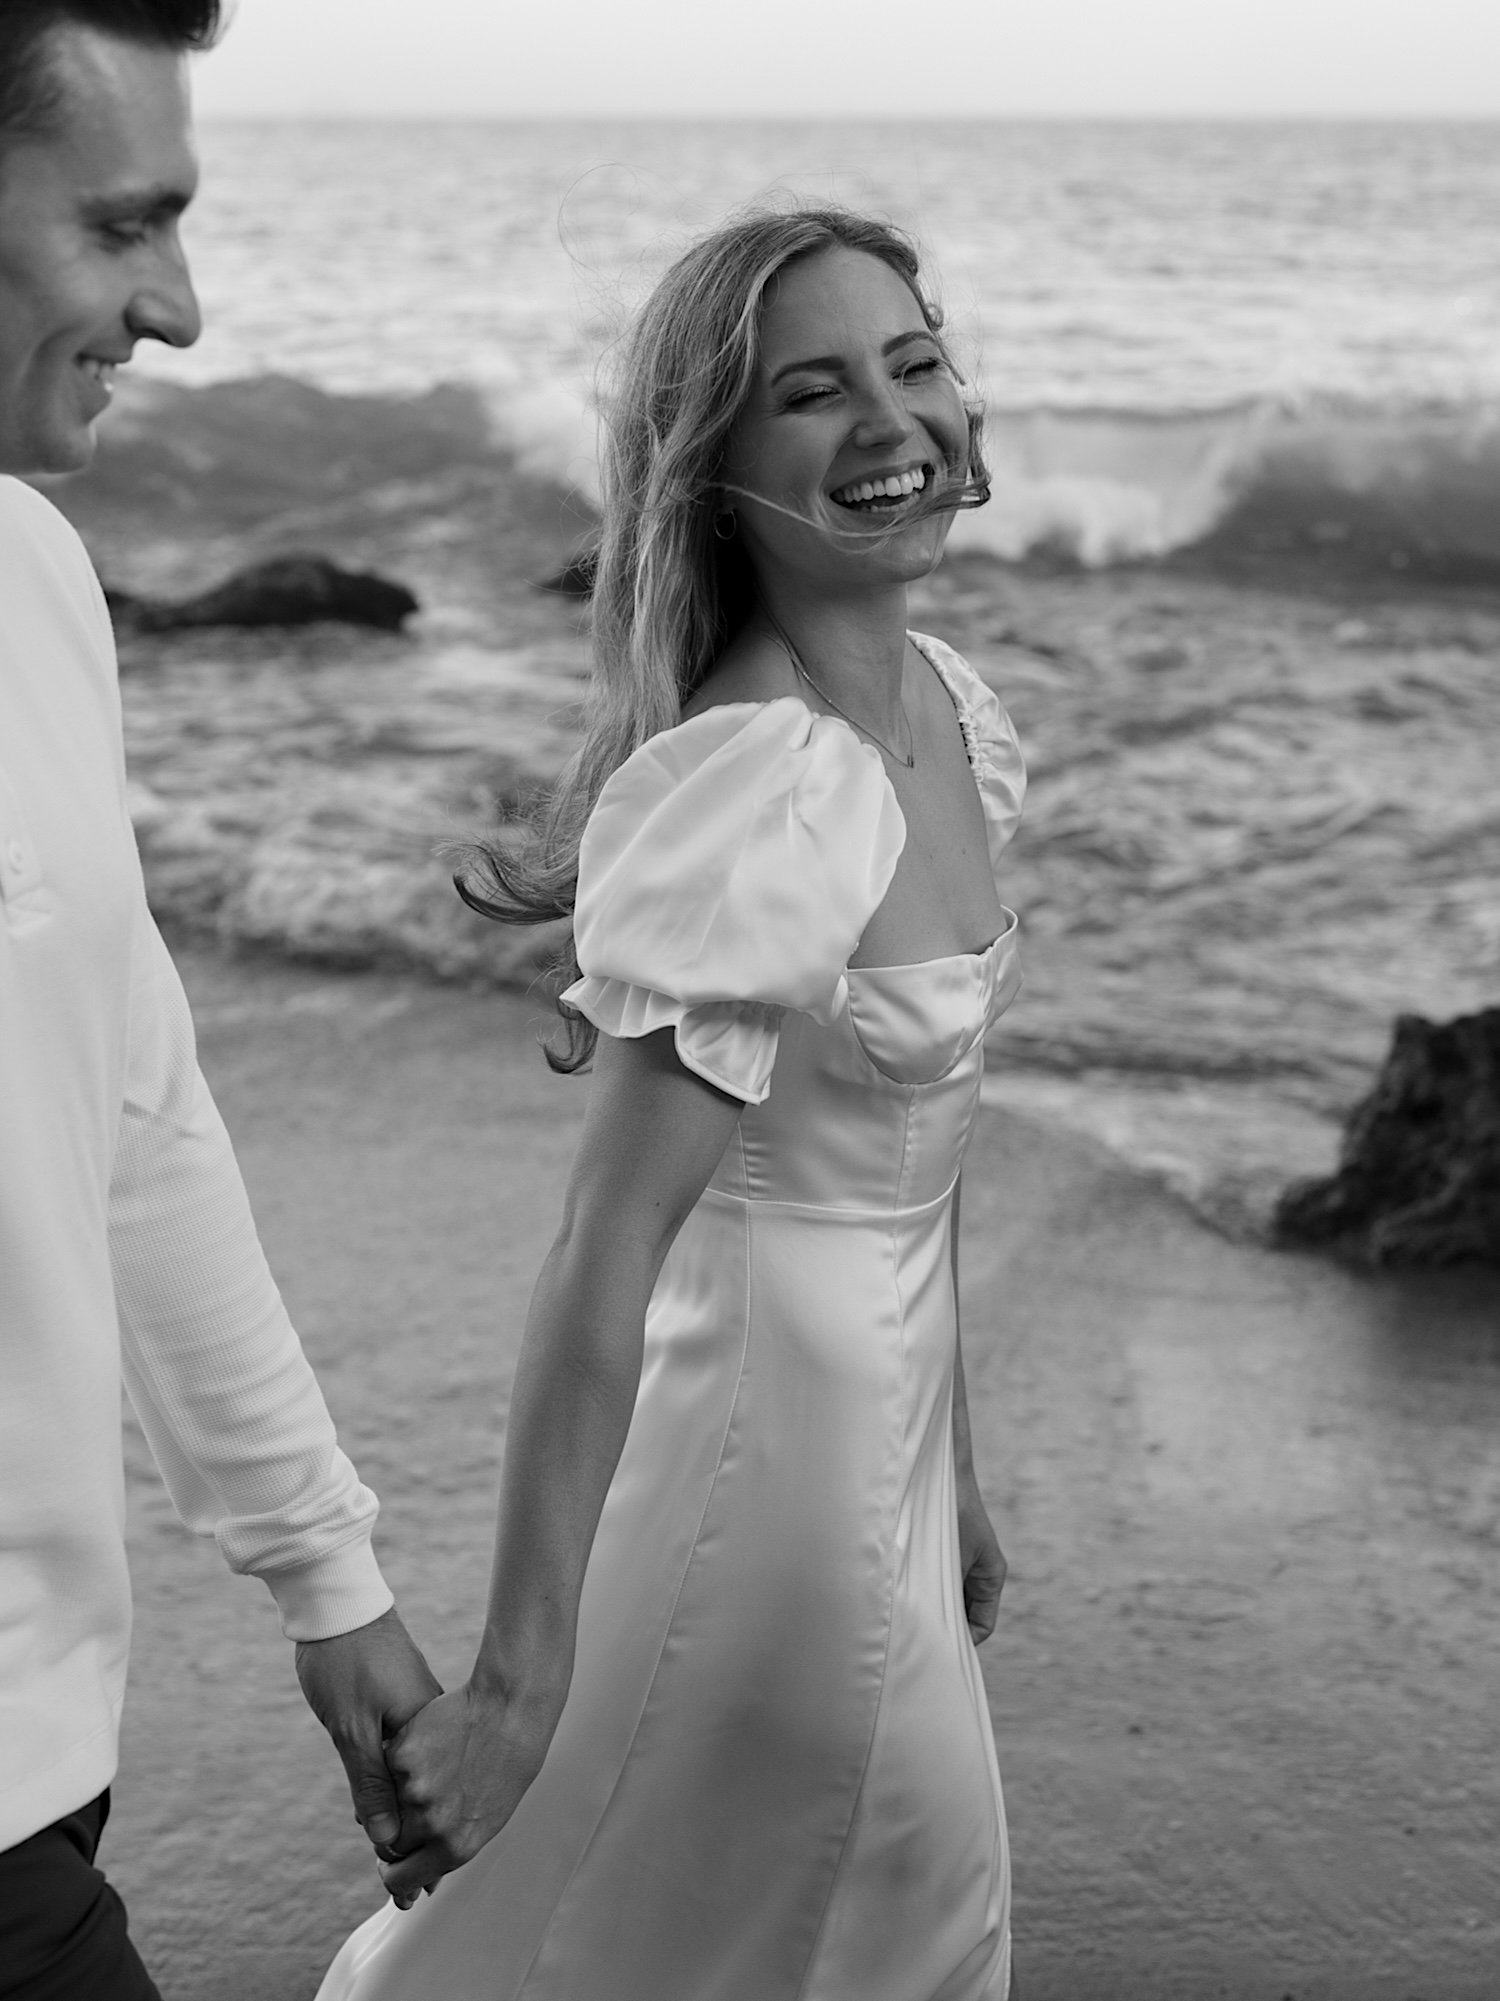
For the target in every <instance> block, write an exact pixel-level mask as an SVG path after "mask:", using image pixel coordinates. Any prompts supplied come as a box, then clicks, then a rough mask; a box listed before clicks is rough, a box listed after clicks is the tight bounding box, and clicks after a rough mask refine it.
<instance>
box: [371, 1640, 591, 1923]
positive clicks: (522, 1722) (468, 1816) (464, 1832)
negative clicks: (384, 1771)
mask: <svg viewBox="0 0 1500 2001" xmlns="http://www.w3.org/2000/svg"><path fill="white" fill-rule="evenodd" d="M555 1726H556V1715H555V1713H553V1712H551V1711H548V1712H546V1713H543V1714H536V1713H531V1714H528V1712H527V1706H526V1705H525V1704H524V1703H523V1702H522V1701H521V1700H520V1699H519V1698H518V1697H516V1696H515V1695H513V1694H507V1693H506V1692H505V1691H504V1690H493V1691H491V1690H483V1689H481V1688H480V1687H479V1686H478V1685H477V1683H476V1681H474V1680H472V1679H471V1680H469V1681H466V1682H465V1683H463V1685H462V1686H461V1687H459V1688H455V1689H453V1690H451V1691H450V1692H449V1693H448V1694H447V1695H441V1696H439V1697H438V1698H437V1699H436V1701H434V1702H432V1703H430V1704H429V1705H428V1706H427V1707H426V1708H425V1709H423V1710H422V1711H421V1712H420V1714H419V1715H417V1716H415V1717H413V1719H412V1720H411V1721H410V1722H409V1723H408V1724H407V1725H406V1727H405V1729H404V1730H402V1732H401V1734H400V1735H399V1736H398V1737H397V1738H396V1740H395V1742H394V1743H392V1744H389V1745H388V1746H387V1747H386V1760H387V1763H388V1764H389V1767H390V1770H391V1773H392V1775H393V1778H394V1780H395V1784H396V1787H397V1789H398V1791H399V1793H400V1798H401V1806H402V1818H401V1832H400V1835H399V1836H398V1837H397V1838H396V1839H395V1840H394V1841H392V1842H391V1844H390V1845H389V1846H388V1847H386V1848H383V1849H382V1850H381V1853H382V1856H383V1858H384V1860H383V1863H382V1867H381V1871H380V1873H381V1876H382V1878H383V1879H384V1882H385V1887H386V1889H387V1890H388V1891H389V1892H390V1894H391V1897H392V1898H393V1899H394V1901H395V1902H396V1903H397V1904H398V1905H399V1906H400V1907H401V1909H402V1910H409V1909H410V1907H411V1906H412V1904H414V1903H415V1902H416V1899H417V1895H418V1893H419V1892H420V1891H422V1890H430V1889H431V1888H432V1887H433V1886H434V1884H436V1883H437V1881H438V1879H439V1878H440V1877H441V1876H444V1875H446V1874H447V1872H448V1871H449V1870H450V1869H458V1868H461V1867H462V1866H463V1864H464V1863H465V1862H468V1861H471V1860H472V1859H473V1857H474V1856H476V1855H477V1854H478V1853H479V1851H480V1849H481V1848H483V1847H484V1845H485V1843H486V1842H487V1841H489V1840H490V1839H491V1837H492V1836H494V1835H496V1834H498V1833H499V1831H500V1829H501V1828H502V1827H504V1825H505V1823H506V1822H507V1821H508V1820H509V1819H510V1817H511V1815H512V1814H513V1813H514V1812H515V1810H516V1808H517V1806H519V1804H520V1802H521V1798H522V1795H523V1794H524V1793H525V1792H526V1789H527V1787H528V1786H530V1784H531V1782H532V1780H533V1779H534V1778H535V1777H536V1775H537V1773H538V1772H539V1771H540V1770H541V1768H542V1761H543V1759H544V1758H545V1757H546V1755H547V1746H548V1744H549V1743H550V1742H551V1740H552V1732H553V1729H554V1728H555Z"/></svg>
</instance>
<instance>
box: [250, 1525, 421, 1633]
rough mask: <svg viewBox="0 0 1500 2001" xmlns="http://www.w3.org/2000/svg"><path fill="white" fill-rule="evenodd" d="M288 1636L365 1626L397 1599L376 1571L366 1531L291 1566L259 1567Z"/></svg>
mask: <svg viewBox="0 0 1500 2001" xmlns="http://www.w3.org/2000/svg"><path fill="white" fill-rule="evenodd" d="M262 1574H263V1575H264V1576H265V1581H266V1583H267V1584H268V1585H269V1586H270V1587H271V1596H272V1597H273V1598H274V1599H275V1600H276V1609H277V1610H278V1611H279V1612H280V1614H281V1630H282V1632H283V1633H285V1634H286V1636H287V1638H288V1639H289V1640H332V1639H335V1638H336V1637H337V1636H338V1635H339V1634H340V1633H352V1632H354V1631H355V1630H356V1628H357V1627H360V1626H368V1625H369V1623H370V1621H371V1620H372V1619H378V1618H379V1617H380V1615H381V1613H382V1612H389V1611H390V1609H391V1607H392V1605H394V1604H395V1602H396V1600H395V1598H394V1596H393V1595H392V1592H391V1588H390V1586H389V1585H388V1584H387V1583H386V1581H385V1579H384V1578H383V1577H382V1576H381V1574H380V1565H379V1564H378V1563H377V1562H376V1561H375V1552H374V1550H373V1549H372V1548H371V1547H370V1540H369V1537H368V1536H362V1537H361V1538H360V1539H359V1541H357V1542H349V1543H345V1544H344V1546H343V1548H342V1549H335V1550H331V1551H330V1552H329V1553H328V1555H327V1556H320V1557H318V1558H317V1559H316V1561H315V1562H312V1563H302V1564H298V1566H297V1567H296V1569H295V1570H278V1571H274V1572H265V1573H262Z"/></svg>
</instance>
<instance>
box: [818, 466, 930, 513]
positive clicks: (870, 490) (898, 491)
mask: <svg viewBox="0 0 1500 2001" xmlns="http://www.w3.org/2000/svg"><path fill="white" fill-rule="evenodd" d="M926 484H927V468H926V467H925V466H918V467H917V469H916V471H915V472H903V473H892V474H889V475H888V476H887V477H885V478H883V479H859V480H854V481H852V482H851V483H850V484H849V485H848V486H841V487H840V488H839V489H838V491H837V493H835V494H834V495H833V498H834V500H836V501H837V502H838V504H839V506H840V507H863V506H865V505H867V504H868V503H869V502H870V501H876V500H907V499H909V498H910V497H911V495H912V494H914V493H920V492H921V491H922V489H923V487H924V486H926Z"/></svg>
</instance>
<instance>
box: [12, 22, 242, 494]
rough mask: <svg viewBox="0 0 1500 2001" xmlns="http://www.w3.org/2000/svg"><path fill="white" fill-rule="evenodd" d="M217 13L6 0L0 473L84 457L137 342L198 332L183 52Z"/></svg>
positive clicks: (69, 463) (193, 177)
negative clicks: (184, 239) (184, 240)
mask: <svg viewBox="0 0 1500 2001" xmlns="http://www.w3.org/2000/svg"><path fill="white" fill-rule="evenodd" d="M218 21H219V4H218V0H3V6H0V471H3V472H69V471H73V470H75V469H76V468H77V467H79V466H82V465H86V464H87V463H88V460H89V458H90V457H91V455H92V452H93V428H92V427H93V423H94V420H95V418H96V417H98V416H99V414H100V412H101V411H102V410H103V409H104V408H105V407H106V406H107V404H108V402H109V397H110V390H111V378H112V375H113V371H114V368H115V367H116V366H117V365H118V364H119V363H121V362H125V361H128V360H129V359H130V356H131V353H132V351H133V349H134V347H135V344H136V342H137V341H138V340H143V339H153V340H165V341H169V342H171V343H172V345H173V346H177V347H186V346H187V345H189V343H191V342H192V341H194V340H196V339H197V337H198V327H199V321H198V304H197V300H196V299H195V298H194V296H193V288H192V281H191V279H190V278H189V276H188V270H187V264H186V262H185V260H184V258H183V254H182V245H181V242H180V240H179V237H178V222H179V219H180V217H181V215H182V211H183V210H184V209H185V208H186V207H187V204H188V202H189V201H190V200H191V199H192V196H193V192H194V189H195V187H196V185H197V161H196V158H195V155H194V152H193V143H192V128H191V122H190V112H189V103H188V90H187V72H186V61H185V58H186V55H187V52H188V51H189V50H190V49H194V48H203V47H206V46H207V45H208V44H209V43H210V42H211V41H212V39H213V37H214V34H215V32H216V31H217V27H218Z"/></svg>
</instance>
